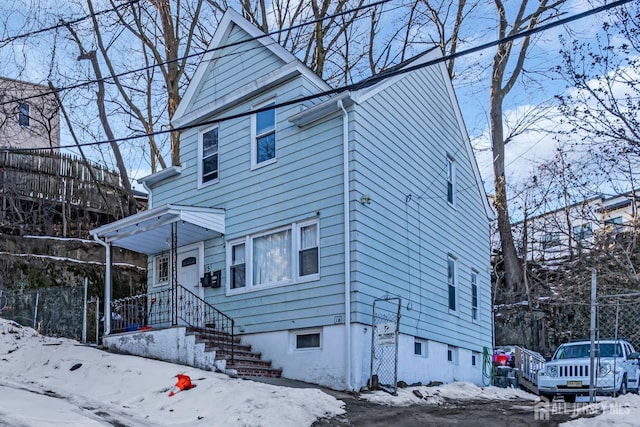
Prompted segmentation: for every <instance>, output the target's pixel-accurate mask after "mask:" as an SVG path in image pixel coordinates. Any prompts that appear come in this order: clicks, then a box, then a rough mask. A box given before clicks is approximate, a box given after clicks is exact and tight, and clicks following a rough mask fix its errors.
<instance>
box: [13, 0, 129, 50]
mask: <svg viewBox="0 0 640 427" xmlns="http://www.w3.org/2000/svg"><path fill="white" fill-rule="evenodd" d="M138 2H140V0H130V1H128V2H126V3H121V4H119V5H118V6H115V7H112V8H110V9H104V10H100V11H98V12H95V13H91V14H89V15H85V16H82V17H80V18H76V19H73V20H71V21H62V20H60V22H59V23H58V24H56V25H52V26H50V27H46V28H40V29H38V30H33V31H30V32H28V33H24V34H18V35H15V36H11V37H7V38H6V39H2V40H0V45H4V44H6V43H11V42H14V41H16V40H20V39H24V38H27V37H31V36H35V35H38V34H42V33H46V32H47V31H51V30H57V29H59V28H62V27H64V26H66V25H74V24H79V23H80V22H82V21H86V20H87V19H90V18H93V17H95V16H100V15H104V14H107V13H110V12H115V11H117V10H118V9H120V8H124V7H127V6H131V5H133V4H135V3H138Z"/></svg>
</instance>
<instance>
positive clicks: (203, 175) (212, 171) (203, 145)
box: [198, 126, 218, 184]
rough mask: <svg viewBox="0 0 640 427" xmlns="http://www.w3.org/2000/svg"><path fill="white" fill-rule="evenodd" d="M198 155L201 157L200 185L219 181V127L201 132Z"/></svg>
mask: <svg viewBox="0 0 640 427" xmlns="http://www.w3.org/2000/svg"><path fill="white" fill-rule="evenodd" d="M199 139H200V144H199V147H198V154H199V157H200V165H199V169H200V171H199V172H200V173H199V177H200V184H205V183H208V182H211V181H215V180H217V179H218V127H217V126H215V127H213V128H209V129H207V130H205V131H203V132H200V136H199Z"/></svg>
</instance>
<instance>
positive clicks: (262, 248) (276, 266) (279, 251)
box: [253, 230, 291, 286]
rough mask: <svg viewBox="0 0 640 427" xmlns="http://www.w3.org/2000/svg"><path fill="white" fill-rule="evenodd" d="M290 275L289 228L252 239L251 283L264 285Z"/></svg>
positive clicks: (283, 279)
mask: <svg viewBox="0 0 640 427" xmlns="http://www.w3.org/2000/svg"><path fill="white" fill-rule="evenodd" d="M290 277H291V230H283V231H280V232H278V233H273V234H269V235H266V236H261V237H257V238H255V239H253V284H254V286H255V285H264V284H269V283H277V282H282V281H285V280H289V279H290Z"/></svg>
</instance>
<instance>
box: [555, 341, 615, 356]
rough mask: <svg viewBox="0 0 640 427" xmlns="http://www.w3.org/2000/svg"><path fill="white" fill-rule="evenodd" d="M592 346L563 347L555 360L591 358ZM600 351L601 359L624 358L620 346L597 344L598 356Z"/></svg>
mask: <svg viewBox="0 0 640 427" xmlns="http://www.w3.org/2000/svg"><path fill="white" fill-rule="evenodd" d="M590 347H591V344H589V343H586V344H570V345H562V346H560V348H558V351H557V352H556V355H555V357H554V359H578V358H581V357H589V348H590ZM598 350H600V357H620V356H622V346H621V345H620V344H613V343H605V344H597V343H596V355H597V354H598Z"/></svg>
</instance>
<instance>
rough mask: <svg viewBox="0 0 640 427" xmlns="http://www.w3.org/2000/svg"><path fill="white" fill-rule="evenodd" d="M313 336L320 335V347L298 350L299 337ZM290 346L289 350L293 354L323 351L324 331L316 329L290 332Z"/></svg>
mask: <svg viewBox="0 0 640 427" xmlns="http://www.w3.org/2000/svg"><path fill="white" fill-rule="evenodd" d="M311 334H319V335H320V346H319V347H307V348H298V335H311ZM289 337H290V345H289V348H290V350H291V352H296V353H297V352H308V351H322V345H323V337H322V329H321V328H314V329H302V330H296V331H290V334H289Z"/></svg>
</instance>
